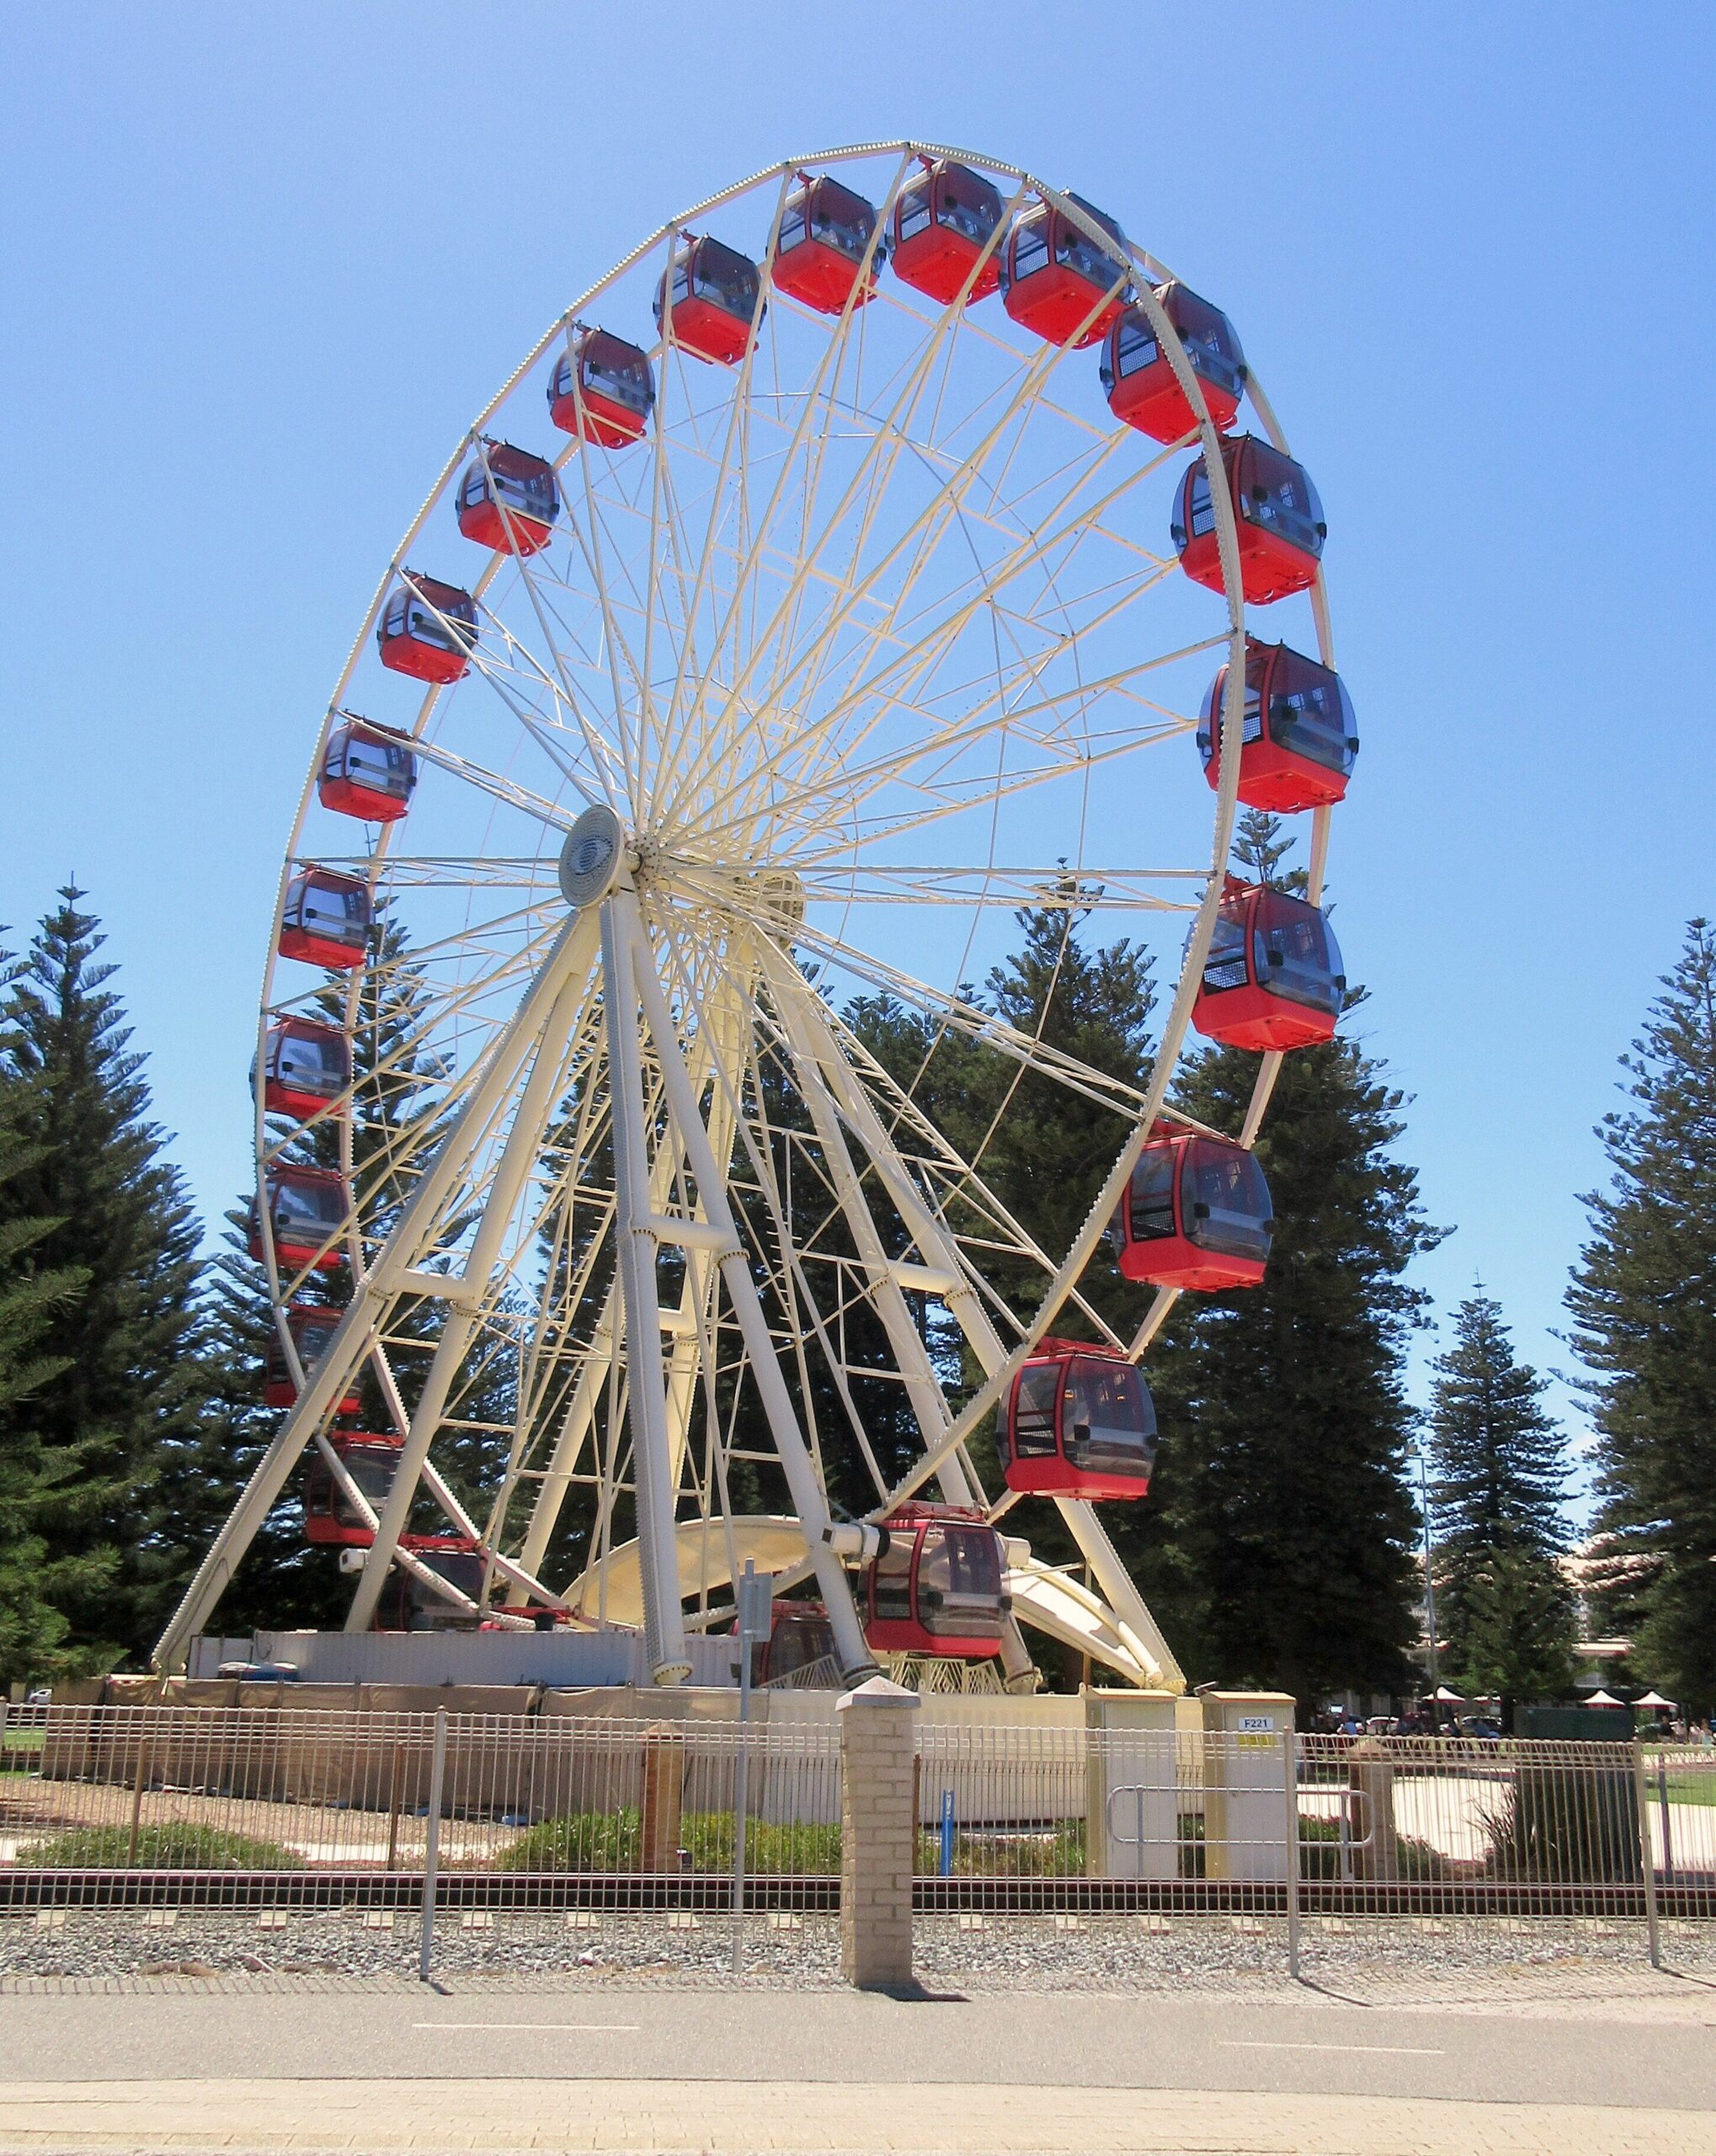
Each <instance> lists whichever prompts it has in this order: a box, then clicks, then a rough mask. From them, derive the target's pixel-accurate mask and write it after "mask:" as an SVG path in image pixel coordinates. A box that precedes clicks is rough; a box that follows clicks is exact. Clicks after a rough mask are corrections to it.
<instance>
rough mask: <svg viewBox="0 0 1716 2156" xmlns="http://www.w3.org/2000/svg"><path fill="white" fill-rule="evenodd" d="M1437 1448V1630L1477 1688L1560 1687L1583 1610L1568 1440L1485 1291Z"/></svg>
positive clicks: (1536, 1690)
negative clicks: (1569, 1577)
mask: <svg viewBox="0 0 1716 2156" xmlns="http://www.w3.org/2000/svg"><path fill="white" fill-rule="evenodd" d="M1544 1390H1545V1385H1544V1381H1543V1379H1542V1378H1540V1377H1539V1376H1538V1375H1537V1372H1536V1371H1535V1370H1534V1369H1532V1367H1531V1366H1530V1364H1527V1363H1521V1362H1518V1361H1516V1359H1515V1356H1514V1352H1513V1343H1512V1342H1511V1339H1510V1337H1509V1334H1508V1329H1507V1327H1506V1326H1505V1324H1504V1323H1503V1322H1502V1317H1501V1306H1500V1304H1499V1303H1497V1302H1495V1301H1494V1300H1492V1299H1491V1298H1490V1297H1489V1296H1487V1295H1485V1294H1484V1293H1483V1292H1482V1289H1481V1288H1480V1289H1479V1291H1478V1292H1477V1293H1476V1294H1472V1295H1469V1296H1468V1298H1467V1299H1466V1300H1465V1301H1464V1302H1463V1303H1462V1304H1461V1305H1460V1307H1459V1309H1458V1310H1457V1311H1456V1313H1455V1315H1454V1344H1453V1346H1452V1348H1450V1349H1449V1351H1448V1353H1447V1354H1446V1355H1444V1356H1442V1358H1441V1359H1440V1360H1439V1361H1438V1362H1437V1364H1436V1393H1435V1398H1434V1401H1433V1403H1432V1406H1431V1424H1430V1452H1431V1459H1432V1460H1434V1462H1435V1464H1436V1476H1437V1479H1436V1482H1435V1483H1434V1485H1433V1486H1432V1487H1431V1515H1432V1519H1433V1522H1434V1526H1435V1542H1436V1560H1435V1561H1436V1621H1437V1629H1438V1630H1440V1631H1441V1632H1442V1633H1443V1634H1444V1635H1445V1636H1447V1641H1448V1655H1447V1672H1448V1674H1449V1675H1450V1676H1452V1678H1453V1679H1454V1681H1455V1682H1456V1683H1457V1684H1461V1685H1463V1686H1464V1687H1465V1689H1467V1690H1468V1691H1478V1692H1489V1691H1495V1692H1499V1693H1500V1694H1501V1695H1502V1700H1503V1714H1504V1721H1509V1720H1511V1702H1512V1700H1514V1699H1516V1698H1521V1697H1531V1696H1532V1695H1534V1694H1543V1693H1546V1692H1557V1691H1559V1690H1561V1689H1564V1686H1565V1685H1566V1684H1567V1683H1568V1682H1569V1678H1570V1675H1571V1669H1572V1643H1573V1604H1572V1598H1571V1596H1570V1594H1569V1592H1568V1589H1567V1587H1566V1585H1565V1582H1564V1580H1563V1578H1562V1576H1561V1574H1560V1572H1559V1570H1558V1567H1557V1560H1558V1558H1559V1556H1560V1554H1561V1552H1562V1550H1564V1547H1565V1544H1566V1531H1565V1526H1564V1521H1563V1518H1562V1513H1561V1506H1562V1497H1563V1492H1564V1487H1565V1484H1566V1479H1567V1464H1566V1444H1565V1440H1564V1438H1563V1437H1562V1434H1561V1433H1560V1431H1559V1429H1558V1428H1556V1426H1555V1424H1554V1423H1553V1422H1552V1421H1551V1420H1550V1418H1549V1417H1548V1415H1547V1414H1545V1412H1543V1393H1544Z"/></svg>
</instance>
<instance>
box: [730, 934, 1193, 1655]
mask: <svg viewBox="0 0 1716 2156" xmlns="http://www.w3.org/2000/svg"><path fill="white" fill-rule="evenodd" d="M765 966H766V967H767V969H768V970H769V973H770V986H771V988H772V989H773V990H774V991H775V996H776V999H777V1001H778V1002H779V1003H780V1005H781V1008H782V1009H783V1010H785V1009H786V1008H787V1007H789V1006H790V1007H791V1008H792V1009H793V1010H794V1011H795V1013H796V1014H797V1017H798V1020H799V1022H800V1024H801V1026H802V1028H803V1030H804V1033H805V1035H806V1045H807V1050H808V1052H809V1054H811V1055H812V1056H813V1059H814V1060H815V1062H816V1064H817V1065H818V1068H819V1069H820V1070H821V1071H822V1073H823V1076H824V1078H825V1079H826V1080H827V1081H828V1084H829V1089H830V1091H832V1092H833V1093H834V1097H835V1100H836V1102H838V1104H839V1109H840V1113H841V1115H842V1116H843V1117H844V1118H845V1121H846V1123H847V1124H848V1126H849V1128H850V1129H852V1130H853V1132H854V1133H855V1134H856V1136H857V1138H858V1139H859V1141H860V1143H861V1145H863V1147H864V1150H865V1151H866V1153H868V1154H869V1155H870V1157H871V1161H873V1162H874V1163H875V1165H876V1171H877V1174H878V1175H879V1176H880V1177H881V1178H882V1186H883V1187H884V1188H885V1189H886V1190H887V1194H888V1196H889V1198H891V1199H892V1200H893V1203H894V1206H895V1209H896V1210H897V1211H898V1214H899V1215H900V1218H901V1219H903V1221H904V1222H905V1224H906V1229H907V1231H908V1233H909V1235H910V1236H911V1238H912V1240H913V1241H914V1243H916V1245H917V1246H918V1252H919V1257H921V1258H922V1259H923V1261H924V1263H925V1266H926V1267H929V1269H930V1271H931V1273H935V1274H936V1275H939V1276H942V1277H946V1278H952V1279H955V1280H957V1282H958V1283H959V1285H958V1286H957V1287H956V1288H954V1289H951V1290H950V1291H948V1292H946V1294H944V1295H943V1298H942V1299H943V1301H944V1302H945V1303H946V1307H947V1310H948V1311H949V1313H950V1315H951V1316H952V1318H953V1320H954V1321H955V1323H956V1324H957V1326H959V1329H960V1331H961V1332H962V1333H963V1334H964V1336H965V1338H966V1341H967V1344H968V1346H969V1347H970V1348H971V1351H972V1353H973V1355H974V1356H975V1357H976V1358H977V1359H978V1363H979V1364H981V1366H982V1368H983V1373H984V1374H985V1376H986V1377H988V1378H989V1380H991V1381H993V1380H994V1379H995V1378H996V1377H997V1376H998V1375H999V1374H1001V1373H1003V1372H1004V1371H1005V1370H1006V1369H1007V1368H1008V1365H1009V1364H1010V1361H1011V1362H1016V1361H1017V1360H1018V1359H1019V1358H1018V1356H1017V1354H1016V1352H1015V1355H1014V1356H1013V1357H1010V1356H1009V1354H1008V1352H1007V1349H1006V1348H1005V1346H1004V1345H1003V1343H1002V1341H1001V1337H1000V1335H999V1333H998V1332H997V1331H995V1328H994V1325H993V1324H992V1323H991V1322H990V1320H989V1312H988V1311H987V1310H985V1309H984V1308H983V1305H982V1303H981V1301H980V1300H979V1299H978V1294H977V1290H976V1289H974V1288H973V1286H972V1285H971V1284H970V1282H969V1280H968V1279H967V1276H966V1273H965V1272H964V1269H963V1267H962V1266H961V1264H960V1262H959V1247H958V1245H957V1243H956V1242H955V1241H954V1239H953V1237H952V1235H951V1234H950V1233H949V1232H948V1230H947V1229H946V1227H945V1226H944V1225H942V1223H941V1221H940V1220H939V1219H936V1217H935V1214H934V1213H933V1212H931V1210H930V1208H929V1206H928V1205H927V1204H926V1203H925V1201H924V1198H923V1197H922V1194H921V1193H919V1190H918V1187H917V1186H916V1184H915V1183H914V1182H913V1180H912V1177H911V1176H910V1174H909V1171H907V1169H906V1166H905V1165H904V1163H903V1161H901V1160H900V1158H899V1155H898V1154H897V1153H896V1152H895V1150H894V1149H893V1145H891V1144H890V1143H889V1140H888V1136H887V1132H886V1131H885V1130H884V1129H883V1128H882V1118H881V1117H880V1116H879V1115H877V1112H876V1108H875V1106H874V1104H873V1102H871V1099H870V1097H869V1095H868V1094H867V1093H866V1091H864V1088H863V1087H862V1086H861V1085H860V1084H859V1083H858V1082H857V1081H856V1080H855V1078H854V1077H853V1075H852V1073H851V1071H850V1070H849V1069H848V1067H847V1065H846V1062H845V1058H844V1057H843V1056H842V1055H841V1054H840V1051H839V1043H838V1041H836V1040H835V1038H834V1034H833V1033H832V1032H831V1031H830V1029H829V1022H828V1018H827V1015H826V1013H825V1012H824V1011H823V1008H822V1006H821V1003H820V1001H819V999H818V997H817V996H816V995H815V994H814V992H813V991H812V990H810V989H809V988H808V987H807V986H806V985H802V976H800V975H799V974H797V968H795V967H792V966H791V965H790V963H789V962H788V961H787V960H786V958H783V957H781V955H780V954H779V953H774V952H770V953H768V954H767V956H766V957H765ZM795 980H797V981H799V982H800V983H801V988H802V992H801V988H795V986H794V982H795ZM951 1427H952V1426H951V1425H948V1426H946V1427H944V1428H943V1430H942V1432H941V1441H940V1443H939V1444H938V1443H931V1442H926V1444H925V1452H926V1454H927V1455H928V1456H930V1457H931V1458H933V1459H934V1460H935V1470H934V1471H935V1474H936V1475H938V1476H941V1480H942V1486H943V1487H944V1489H945V1488H946V1486H947V1483H946V1474H947V1468H948V1466H949V1465H950V1464H951V1462H952V1461H953V1460H954V1458H955V1454H954V1452H953V1449H952V1447H951V1445H950V1444H948V1443H947V1428H951ZM920 1479H923V1478H920ZM1054 1503H1055V1507H1056V1509H1057V1510H1058V1512H1059V1513H1060V1515H1061V1518H1063V1520H1064V1521H1065V1522H1066V1524H1067V1526H1068V1529H1069V1531H1070V1532H1071V1534H1072V1535H1073V1537H1074V1540H1075V1541H1076V1542H1077V1543H1078V1545H1079V1550H1081V1551H1082V1552H1083V1554H1084V1559H1085V1561H1086V1562H1087V1563H1088V1564H1089V1566H1090V1571H1091V1574H1092V1576H1093V1577H1094V1578H1095V1581H1096V1583H1097V1585H1098V1586H1099V1587H1100V1588H1101V1590H1102V1593H1103V1594H1104V1596H1105V1597H1106V1599H1107V1602H1108V1605H1109V1607H1110V1609H1112V1610H1113V1612H1114V1614H1116V1616H1117V1617H1118V1618H1120V1619H1121V1620H1122V1622H1123V1623H1124V1624H1126V1625H1127V1626H1129V1627H1130V1629H1131V1630H1132V1631H1133V1632H1135V1633H1136V1634H1137V1635H1138V1638H1139V1640H1140V1641H1142V1642H1143V1643H1144V1644H1145V1645H1146V1646H1148V1648H1149V1650H1150V1652H1151V1655H1152V1657H1154V1660H1156V1661H1157V1662H1159V1664H1160V1666H1161V1668H1162V1672H1163V1674H1164V1678H1166V1679H1168V1680H1170V1682H1171V1681H1173V1680H1176V1679H1177V1680H1178V1682H1179V1683H1180V1684H1182V1685H1183V1684H1184V1683H1185V1678H1184V1677H1183V1676H1182V1675H1181V1673H1180V1665H1179V1663H1178V1662H1176V1661H1175V1659H1174V1656H1173V1653H1172V1652H1171V1650H1170V1647H1169V1646H1168V1643H1167V1641H1165V1640H1164V1638H1163V1636H1162V1633H1161V1629H1160V1627H1159V1625H1157V1623H1156V1620H1155V1619H1154V1617H1152V1616H1151V1614H1150V1613H1149V1609H1148V1607H1147V1606H1146V1604H1145V1602H1144V1598H1143V1596H1142V1595H1141V1594H1140V1593H1138V1588H1137V1586H1136V1585H1135V1583H1134V1582H1133V1580H1132V1575H1131V1573H1130V1572H1127V1568H1126V1566H1125V1565H1124V1564H1122V1561H1121V1558H1120V1553H1119V1551H1118V1550H1116V1548H1115V1546H1114V1545H1113V1543H1112V1542H1111V1541H1110V1540H1109V1539H1108V1534H1107V1530H1106V1529H1105V1528H1104V1527H1103V1526H1102V1524H1101V1523H1100V1521H1099V1520H1098V1519H1097V1518H1095V1513H1094V1512H1093V1510H1092V1508H1091V1507H1090V1505H1089V1504H1087V1503H1086V1502H1084V1500H1083V1499H1082V1498H1079V1497H1057V1498H1056V1499H1055V1500H1054Z"/></svg>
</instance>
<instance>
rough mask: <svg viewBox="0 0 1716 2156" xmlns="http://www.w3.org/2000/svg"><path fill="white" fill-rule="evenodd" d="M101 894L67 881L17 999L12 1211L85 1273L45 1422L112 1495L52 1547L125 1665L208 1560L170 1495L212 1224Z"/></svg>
mask: <svg viewBox="0 0 1716 2156" xmlns="http://www.w3.org/2000/svg"><path fill="white" fill-rule="evenodd" d="M60 897H61V905H59V906H58V907H57V908H56V910H54V911H53V912H51V913H50V914H49V915H47V916H46V918H45V920H44V921H43V922H42V924H41V927H40V931H39V933H38V934H37V936H36V937H35V941H34V942H33V943H32V944H31V947H30V950H29V954H28V956H27V957H26V958H25V959H24V961H23V963H22V964H21V965H20V966H19V968H18V969H16V971H15V973H14V974H13V979H12V980H11V982H10V984H9V985H8V992H7V995H6V997H5V1001H4V1005H3V1025H4V1029H5V1034H6V1040H5V1048H4V1070H5V1076H6V1081H7V1082H8V1085H9V1086H10V1087H11V1089H12V1090H13V1097H14V1101H15V1107H16V1113H15V1122H14V1128H15V1129H16V1132H17V1134H18V1136H19V1139H20V1141H21V1143H22V1145H23V1146H24V1162H23V1165H22V1166H20V1167H19V1171H18V1172H17V1173H16V1174H14V1176H13V1177H12V1179H11V1182H10V1185H9V1189H8V1199H7V1209H8V1215H9V1216H10V1217H12V1218H14V1219H17V1218H23V1219H36V1220H40V1221H41V1222H44V1223H46V1224H48V1225H45V1226H44V1228H43V1230H42V1231H41V1233H40V1235H39V1236H38V1237H37V1238H36V1239H35V1241H34V1243H33V1245H32V1246H31V1255H32V1257H33V1261H34V1263H35V1266H36V1267H37V1268H38V1270H39V1271H40V1273H60V1274H62V1275H63V1274H72V1275H77V1276H79V1277H80V1278H81V1279H82V1281H83V1285H82V1288H81V1289H80V1292H79V1293H77V1294H76V1295H75V1296H67V1298H66V1299H63V1300H61V1301H60V1302H59V1303H57V1304H56V1306H55V1307H54V1308H53V1309H52V1310H51V1311H50V1312H49V1313H48V1315H47V1320H46V1322H45V1325H44V1326H43V1327H42V1330H41V1332H40V1339H39V1349H38V1352H39V1353H40V1354H41V1355H42V1356H43V1357H44V1358H46V1359H48V1360H49V1361H51V1362H52V1363H54V1364H57V1365H58V1366H59V1367H58V1369H57V1371H56V1374H55V1375H54V1376H53V1377H52V1379H51V1380H50V1381H49V1382H47V1383H45V1385H42V1387H41V1388H40V1390H38V1391H37V1392H36V1393H35V1395H34V1399H33V1405H32V1409H31V1420H32V1422H34V1424H35V1429H36V1432H37V1433H38V1435H39V1437H40V1442H41V1444H42V1445H43V1447H44V1448H45V1452H46V1454H47V1455H48V1456H49V1457H50V1458H55V1457H57V1458H59V1459H61V1460H65V1459H67V1458H71V1459H75V1460H77V1463H78V1467H77V1472H78V1476H79V1477H80V1479H82V1480H83V1481H86V1482H87V1483H88V1486H89V1492H88V1494H90V1495H91V1497H93V1498H94V1499H95V1501H93V1502H89V1503H88V1504H80V1505H78V1506H76V1507H72V1508H68V1510H67V1513H66V1515H65V1516H64V1517H62V1518H61V1519H60V1520H59V1521H58V1523H57V1524H56V1529H55V1532H54V1535H53V1539H52V1543H51V1550H52V1554H53V1556H54V1558H55V1560H56V1561H59V1562H61V1563H63V1564H65V1565H66V1566H67V1573H66V1575H65V1577H67V1581H68V1582H69V1583H68V1586H67V1590H66V1592H65V1593H63V1595H62V1596H61V1597H60V1602H61V1608H62V1609H63V1610H64V1613H65V1614H66V1615H67V1619H68V1620H69V1622H70V1640H71V1642H72V1645H74V1646H78V1647H81V1648H84V1649H88V1650H89V1651H90V1652H92V1653H95V1654H99V1655H103V1656H104V1657H107V1658H108V1659H109V1660H110V1659H113V1658H115V1657H118V1656H120V1655H121V1654H126V1655H131V1656H137V1655H140V1654H141V1653H142V1652H146V1651H147V1646H149V1644H150V1642H151V1641H152V1637H153V1626H154V1625H155V1624H156V1623H157V1621H158V1620H159V1619H160V1617H161V1616H162V1615H163V1614H164V1609H165V1607H166V1605H167V1604H168V1601H169V1600H170V1598H171V1595H172V1593H173V1586H174V1583H175V1582H176V1581H177V1579H178V1578H179V1577H181V1576H182V1574H183V1572H184V1566H185V1565H186V1563H187V1562H188V1561H190V1553H189V1551H187V1550H185V1549H184V1546H183V1542H182V1539H181V1537H180V1534H179V1522H178V1521H176V1520H175V1519H174V1518H172V1517H171V1516H170V1515H169V1514H168V1513H167V1512H166V1511H165V1510H163V1506H162V1503H161V1499H160V1493H161V1490H162V1488H163V1480H164V1479H168V1478H170V1474H171V1470H172V1467H173V1462H174V1460H175V1459H176V1458H177V1457H179V1455H180V1454H184V1453H195V1451H196V1449H197V1448H198V1445H199V1443H200V1437H201V1422H200V1417H201V1414H202V1408H203V1394H204V1391H205V1385H206V1380H207V1376H208V1371H207V1369H206V1367H205V1361H204V1356H205V1345H206V1343H205V1337H204V1329H203V1323H202V1318H201V1314H200V1310H199V1306H198V1291H199V1267H198V1263H197V1257H196V1251H197V1243H198V1230H197V1224H196V1220H195V1216H194V1214H193V1213H192V1210H191V1207H190V1204H189V1200H188V1198H187V1197H186V1194H185V1192H184V1185H183V1183H182V1182H181V1180H180V1178H179V1174H178V1171H176V1170H175V1169H174V1168H173V1167H172V1166H171V1165H170V1164H169V1163H168V1161H167V1160H166V1158H165V1156H164V1147H165V1144H166V1139H165V1134H163V1132H162V1130H161V1129H159V1127H158V1126H157V1125H156V1124H155V1123H151V1122H150V1121H149V1120H148V1119H147V1118H148V1113H149V1106H150V1102H149V1091H148V1087H147V1084H146V1083H145V1081H144V1079H143V1076H142V1064H143V1058H142V1057H141V1055H140V1054H136V1053H135V1052H134V1051H133V1050H132V1049H131V1047H130V1045H129V1043H130V1041H131V1032H130V1029H129V1027H126V1025H125V1022H124V1011H123V1007H122V1006H121V1003H120V998H119V996H118V995H117V994H116V993H115V991H114V990H112V989H111V988H109V986H108V985H107V984H108V983H109V980H110V979H111V978H112V975H113V973H114V971H115V969H114V968H113V966H111V965H110V964H108V963H102V962H99V961H98V959H97V953H99V951H100V949H101V948H102V946H103V943H104V940H105V939H104V937H102V936H101V934H100V933H99V927H98V924H97V922H96V920H95V917H94V916H93V915H91V914H88V913H85V912H83V911H82V910H81V909H80V907H79V905H78V901H79V900H80V899H82V898H83V892H82V891H80V890H79V889H77V888H76V886H75V885H67V887H66V889H63V890H62V891H61V894H60ZM98 1492H99V1497H97V1496H96V1493H98Z"/></svg>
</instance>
